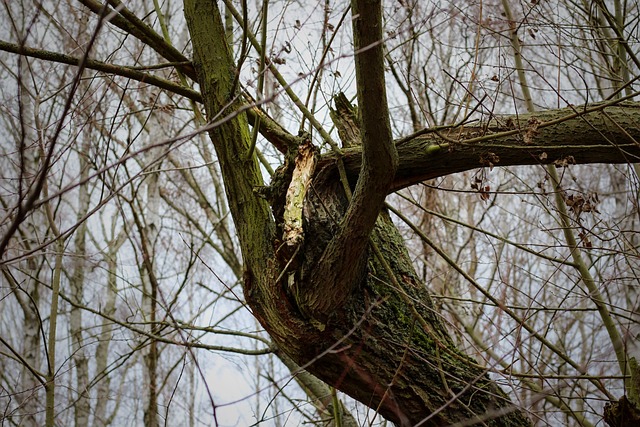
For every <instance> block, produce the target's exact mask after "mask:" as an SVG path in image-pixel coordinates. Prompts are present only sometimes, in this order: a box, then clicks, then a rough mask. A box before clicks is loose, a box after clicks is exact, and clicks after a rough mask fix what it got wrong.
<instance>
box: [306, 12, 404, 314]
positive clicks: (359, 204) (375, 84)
mask: <svg viewBox="0 0 640 427" xmlns="http://www.w3.org/2000/svg"><path fill="white" fill-rule="evenodd" d="M351 10H352V14H353V33H354V44H355V50H356V55H355V63H356V80H357V87H358V104H359V106H360V122H361V123H360V127H361V129H360V131H361V136H362V151H361V157H362V163H361V167H360V168H359V177H358V181H357V185H356V188H355V191H354V193H353V197H352V199H351V201H350V203H349V207H348V209H347V212H346V214H345V216H344V219H343V220H342V223H341V224H340V227H339V228H338V230H337V233H336V234H335V236H334V237H333V239H331V241H330V242H329V243H328V245H327V247H326V249H325V251H324V253H323V255H322V257H321V259H320V260H319V263H318V267H317V268H316V269H314V270H313V271H312V272H311V276H310V282H311V284H312V285H311V286H310V287H309V288H310V289H308V290H307V292H305V293H302V294H301V295H300V296H301V297H302V300H301V301H299V302H300V303H301V304H300V305H301V306H302V307H301V308H302V309H303V310H304V311H306V312H307V313H308V314H310V315H311V316H313V317H314V318H316V319H317V320H320V321H321V322H324V321H325V320H326V319H327V317H328V316H329V315H330V314H331V313H332V312H334V311H335V310H336V309H338V308H339V307H342V306H343V304H344V301H345V300H346V299H348V298H349V297H350V295H351V293H352V291H353V289H354V288H355V286H357V285H358V283H357V279H358V278H360V277H362V269H363V268H364V267H365V261H366V257H365V256H363V254H364V253H365V252H366V250H367V248H368V247H369V235H370V234H371V231H372V230H373V227H374V225H375V222H376V219H377V218H378V213H379V212H380V209H381V208H382V205H383V203H384V199H385V197H386V195H387V192H388V188H389V186H390V184H391V182H392V180H393V176H394V172H395V170H396V167H397V165H398V157H397V152H396V147H395V145H394V144H393V140H392V137H391V125H390V122H389V109H388V106H387V97H386V89H385V78H384V51H383V45H382V2H381V0H353V1H352V3H351Z"/></svg>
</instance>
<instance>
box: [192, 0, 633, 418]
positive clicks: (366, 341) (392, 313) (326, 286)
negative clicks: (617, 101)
mask: <svg viewBox="0 0 640 427" xmlns="http://www.w3.org/2000/svg"><path fill="white" fill-rule="evenodd" d="M185 15H186V17H187V23H188V25H189V30H190V33H191V36H192V43H193V48H194V65H195V68H196V72H197V75H198V79H199V83H200V87H201V90H202V94H203V100H204V103H205V108H206V111H207V116H208V118H209V120H210V121H212V122H214V121H216V120H219V119H220V118H222V117H229V118H230V119H229V120H222V121H219V123H216V126H214V127H213V128H212V129H211V130H210V136H211V139H212V141H213V144H214V147H215V149H216V153H217V156H218V159H219V161H220V166H221V170H222V175H223V179H224V183H225V186H226V191H227V197H228V203H229V207H230V210H231V213H232V215H233V218H234V222H235V225H236V231H237V233H238V238H239V240H240V244H241V248H242V254H243V258H244V263H245V275H244V291H245V297H246V300H247V303H248V305H249V306H250V307H251V309H252V312H253V314H254V315H255V316H256V318H257V319H258V320H259V321H260V322H261V324H262V325H263V326H264V328H265V329H266V330H267V331H268V332H269V334H270V335H271V336H272V338H273V339H274V341H275V342H276V343H277V344H278V346H279V348H280V349H282V350H283V351H285V352H286V353H287V354H288V355H289V356H291V358H292V359H293V360H295V361H296V362H297V363H298V364H300V365H302V366H304V367H305V368H306V369H307V370H309V371H310V372H312V373H314V374H315V375H316V376H318V377H319V378H321V379H322V380H324V381H326V382H327V383H329V384H331V385H333V386H334V387H336V388H338V389H339V390H341V391H343V392H345V393H347V394H349V395H350V396H352V397H354V398H356V399H358V400H359V401H361V402H363V403H364V404H366V405H368V406H369V407H371V408H372V409H374V410H377V411H379V412H380V413H381V414H382V415H383V416H384V417H385V418H387V419H389V420H391V421H393V422H394V423H396V424H398V425H402V426H410V425H411V426H413V425H424V426H441V425H448V424H453V423H456V422H465V421H470V422H474V421H475V422H480V419H482V420H484V422H485V423H486V425H490V426H507V425H508V426H527V425H530V421H529V420H528V419H527V418H526V416H525V415H524V414H523V413H522V412H521V410H520V409H519V408H517V407H514V406H513V405H512V403H511V402H510V401H509V399H508V398H507V396H506V395H505V393H504V392H503V391H502V390H501V389H500V388H499V387H498V386H497V385H496V384H495V383H494V382H492V381H491V380H490V378H489V377H488V375H487V374H486V371H485V369H484V368H483V367H481V366H479V365H477V364H476V363H475V361H473V360H472V359H470V358H469V357H468V356H466V355H464V354H462V352H461V351H459V350H458V349H457V348H456V347H455V345H454V344H453V341H452V340H451V338H450V337H449V335H448V333H447V331H446V329H445V327H444V324H443V322H442V320H441V319H440V317H439V314H438V313H437V312H436V311H435V309H434V305H433V303H432V301H431V298H430V295H429V293H428V290H427V288H426V287H425V285H424V284H423V283H421V282H420V281H419V280H418V278H417V275H416V273H415V271H414V269H413V266H412V264H411V260H410V258H409V256H408V254H407V251H406V249H405V246H404V243H403V241H402V238H401V236H400V235H399V233H398V231H397V230H396V229H395V227H394V226H393V224H392V223H391V221H390V220H389V217H388V216H387V215H386V213H384V212H381V213H380V215H379V217H378V219H377V221H376V222H375V227H374V229H373V231H372V232H370V233H369V232H367V233H366V235H365V236H364V237H363V236H362V235H360V234H358V233H355V234H354V235H355V236H357V237H355V239H357V240H356V241H355V242H354V241H352V240H351V239H354V238H353V237H352V236H353V235H349V233H345V232H344V228H343V227H344V223H345V222H346V220H345V219H344V218H345V215H346V214H347V211H348V210H349V209H350V202H349V200H348V197H347V196H346V194H345V189H344V187H343V183H342V182H341V181H340V178H339V174H338V167H337V165H338V162H339V161H340V160H339V159H337V158H336V157H335V156H325V157H322V158H320V159H319V161H318V162H317V167H316V168H315V170H314V171H313V172H312V181H311V183H307V182H296V183H294V184H295V185H296V186H297V190H295V191H305V190H306V197H304V198H303V199H304V200H303V202H300V200H298V201H297V202H296V201H293V202H291V203H290V204H289V205H287V203H288V202H287V196H286V193H287V190H288V188H289V185H290V180H291V179H292V177H294V176H298V175H297V174H296V173H294V170H295V167H296V166H295V156H296V155H298V148H299V147H297V146H292V147H289V150H290V156H289V163H288V165H287V166H285V167H284V168H283V169H281V172H280V173H279V174H278V177H277V179H276V182H277V184H275V185H274V188H272V189H271V196H272V202H273V215H272V214H271V212H270V209H269V208H270V206H269V204H268V203H267V201H265V200H264V199H262V198H260V197H259V196H258V195H257V192H256V190H257V189H258V188H260V187H261V186H262V185H263V183H262V179H261V173H260V171H259V167H258V164H257V161H256V159H255V156H251V157H250V156H248V153H249V152H250V145H251V141H250V137H249V132H248V124H247V120H246V117H245V115H244V114H242V113H238V109H239V107H240V105H239V103H238V102H235V101H232V100H233V99H236V98H235V97H234V95H235V94H234V93H231V90H232V82H233V77H234V69H233V64H232V60H231V55H230V52H229V48H228V46H227V45H226V38H225V34H224V28H223V24H222V20H221V18H220V14H219V11H218V10H217V7H216V4H215V2H210V1H198V0H185ZM606 111H607V112H611V114H610V115H609V116H606V115H602V117H601V119H599V120H600V121H597V122H594V121H593V117H591V116H589V117H586V116H582V117H577V118H573V119H570V120H567V121H562V120H558V117H566V114H567V112H566V111H562V110H560V111H556V112H551V113H548V115H545V114H546V113H545V114H541V115H539V116H538V117H540V118H534V117H532V116H530V117H525V118H524V119H523V120H524V121H522V120H518V118H511V119H509V118H505V119H504V120H503V121H501V122H500V123H498V122H496V123H494V124H493V125H491V127H490V128H488V127H486V126H484V127H482V126H479V127H476V128H463V129H457V130H455V131H449V132H447V133H446V135H443V134H440V135H437V136H433V135H422V136H416V137H415V138H410V139H408V140H407V141H402V142H401V143H399V144H397V148H398V154H399V167H398V173H397V174H396V176H395V178H394V180H393V181H392V182H391V184H390V188H389V191H392V190H394V189H397V188H401V187H404V186H407V185H410V184H412V183H414V182H418V181H420V180H423V179H427V178H433V177H436V176H443V175H446V174H450V173H454V172H459V171H463V170H468V169H472V168H477V167H482V166H490V165H505V166H507V165H512V164H538V163H548V162H553V161H559V162H562V163H564V164H571V163H573V162H576V163H578V162H608V163H611V162H616V163H621V162H628V161H636V160H637V159H638V156H639V155H640V149H639V146H638V143H637V141H638V140H640V132H639V131H638V130H637V126H636V127H635V128H634V123H638V122H640V114H639V113H638V111H639V110H638V107H637V105H636V104H633V105H632V106H625V107H621V108H618V109H617V110H612V109H607V110H606ZM597 114H599V113H597ZM611 116H614V118H613V119H611ZM598 117H600V116H598ZM625 117H626V118H625ZM550 120H555V122H550ZM550 123H555V124H554V125H553V126H551V125H550ZM617 123H622V124H623V125H622V126H619V125H617ZM487 135H491V136H490V137H487ZM461 136H462V137H464V138H470V137H471V138H476V140H475V141H473V142H472V143H469V142H466V143H465V142H461V141H460V139H461V138H460V137H461ZM300 142H301V143H302V142H303V141H300ZM301 147H302V148H303V149H302V151H301V152H300V153H304V156H313V155H314V154H313V150H309V145H308V144H303V145H301ZM594 153H596V157H594V155H593V154H594ZM300 155H301V156H302V155H303V154H300ZM362 157H363V156H362V150H361V148H358V147H355V148H353V149H350V150H348V152H347V153H346V155H345V157H344V158H343V161H344V165H345V168H346V170H347V174H348V177H349V180H350V181H351V186H352V187H353V185H354V184H355V183H356V182H357V183H358V186H364V187H365V188H366V186H367V185H368V182H367V181H366V180H365V178H363V175H362V171H361V170H362V166H361V161H362ZM365 157H366V156H365ZM312 163H314V162H311V164H312ZM302 164H306V165H307V166H308V165H309V164H310V163H309V162H299V168H300V167H302V166H300V165H302ZM297 172H301V171H300V169H299V170H298V171H297ZM303 175H304V174H300V176H303ZM295 191H293V190H292V193H291V194H292V197H293V195H297V196H298V197H299V196H300V193H299V192H298V193H296V192H295ZM294 193H295V194H294ZM356 193H357V190H356ZM291 200H292V199H291V198H290V199H289V201H291ZM300 203H302V205H300ZM285 206H289V207H290V206H296V209H300V208H301V209H302V214H301V215H302V217H301V218H299V220H301V221H302V237H301V238H294V239H293V240H292V242H293V243H292V244H291V245H287V241H286V236H287V234H285V231H286V230H285V227H284V222H285V215H284V211H285ZM377 213H378V210H376V214H377ZM292 224H295V221H294V222H292ZM337 235H341V236H342V237H341V238H343V239H346V240H345V241H346V242H348V243H349V244H348V245H345V244H344V243H345V242H337V243H338V244H337V245H336V242H335V236H337ZM363 238H364V239H366V240H365V241H364V244H363V241H362V240H361V239H363ZM352 244H353V245H355V246H361V247H362V248H363V251H362V252H361V253H360V255H358V256H357V257H354V258H345V257H344V255H345V254H348V253H349V248H350V245H352ZM332 245H333V246H332ZM332 247H337V248H338V249H336V251H331V250H328V249H327V248H332ZM356 252H357V251H356ZM336 254H338V255H336ZM332 269H334V271H332ZM317 271H324V272H330V273H331V274H328V275H324V274H320V275H319V274H317ZM343 278H347V279H345V280H348V282H341V281H340V280H342V279H343Z"/></svg>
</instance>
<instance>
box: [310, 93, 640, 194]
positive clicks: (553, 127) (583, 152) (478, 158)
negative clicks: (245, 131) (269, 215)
mask: <svg viewBox="0 0 640 427" xmlns="http://www.w3.org/2000/svg"><path fill="white" fill-rule="evenodd" d="M639 141H640V103H637V102H622V103H619V104H615V105H611V104H592V105H589V109H586V108H585V107H584V106H580V107H572V108H563V109H558V110H549V111H541V112H538V113H531V114H521V115H519V116H515V115H514V116H505V117H501V118H500V119H494V120H491V121H489V122H487V123H479V124H476V125H474V126H461V127H456V128H452V129H447V130H442V131H440V132H429V133H426V134H423V135H418V136H415V137H408V138H403V139H401V140H398V141H396V146H397V148H398V157H399V165H398V170H397V171H396V175H395V179H394V181H393V184H392V185H391V188H390V192H392V191H396V190H398V189H400V188H403V187H408V186H410V185H412V184H416V183H418V182H421V181H425V180H429V179H434V178H437V177H441V176H445V175H450V174H452V173H456V172H463V171H466V170H470V169H477V168H480V167H487V166H516V165H545V164H556V165H559V166H565V165H570V164H587V163H637V162H640V142H639ZM361 151H362V150H361V148H359V147H353V148H349V149H346V150H344V156H343V162H344V165H345V169H346V171H347V174H348V176H349V180H350V181H352V182H355V181H356V180H357V177H358V173H359V170H360V164H361V157H362V153H361ZM335 160H336V156H335V155H327V156H325V157H324V159H323V160H321V161H320V164H319V167H322V166H323V165H324V164H326V163H332V162H335Z"/></svg>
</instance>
